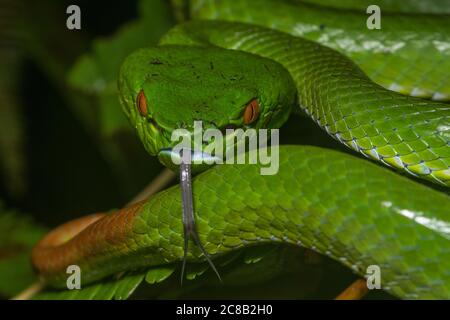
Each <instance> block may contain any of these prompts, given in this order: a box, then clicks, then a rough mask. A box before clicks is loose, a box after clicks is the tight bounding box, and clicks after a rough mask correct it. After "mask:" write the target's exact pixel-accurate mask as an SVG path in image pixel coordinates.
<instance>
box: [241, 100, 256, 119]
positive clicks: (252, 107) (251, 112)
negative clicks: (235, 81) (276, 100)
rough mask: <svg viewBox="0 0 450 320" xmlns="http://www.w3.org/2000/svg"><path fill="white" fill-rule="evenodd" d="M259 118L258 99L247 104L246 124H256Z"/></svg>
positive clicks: (245, 112)
mask: <svg viewBox="0 0 450 320" xmlns="http://www.w3.org/2000/svg"><path fill="white" fill-rule="evenodd" d="M258 116H259V103H258V100H257V99H253V100H252V101H250V102H249V103H248V104H247V107H246V108H245V111H244V124H246V125H247V124H250V123H252V122H254V121H255V120H256V119H257V118H258Z"/></svg>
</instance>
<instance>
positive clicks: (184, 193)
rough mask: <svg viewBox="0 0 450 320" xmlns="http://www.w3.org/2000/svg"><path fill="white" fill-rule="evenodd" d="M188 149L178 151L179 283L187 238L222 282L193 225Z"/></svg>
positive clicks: (184, 266)
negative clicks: (181, 242) (181, 231)
mask: <svg viewBox="0 0 450 320" xmlns="http://www.w3.org/2000/svg"><path fill="white" fill-rule="evenodd" d="M190 153H191V152H190V150H187V149H182V150H181V152H180V156H181V162H180V186H181V200H182V205H183V229H184V255H183V265H182V267H181V284H183V279H184V273H185V269H186V258H187V252H188V246H189V239H190V238H192V240H194V242H195V244H196V245H197V247H198V248H199V249H200V251H201V252H202V253H203V255H204V256H205V259H206V261H208V263H209V265H210V266H211V268H212V269H213V270H214V272H215V274H216V275H217V278H219V280H220V282H222V278H221V277H220V274H219V272H218V271H217V269H216V267H215V266H214V263H213V262H212V260H211V258H210V256H209V254H208V253H207V252H206V250H205V248H204V247H203V245H202V243H201V242H200V238H199V237H198V234H197V228H196V225H195V216H194V202H193V196H192V175H191V156H190Z"/></svg>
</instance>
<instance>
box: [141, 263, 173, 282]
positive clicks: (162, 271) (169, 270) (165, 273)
mask: <svg viewBox="0 0 450 320" xmlns="http://www.w3.org/2000/svg"><path fill="white" fill-rule="evenodd" d="M174 271H175V268H174V267H158V268H152V269H150V270H148V271H147V275H146V276H145V281H146V282H147V283H150V284H155V283H160V282H163V281H164V280H166V279H167V278H168V277H170V276H171V275H172V274H173V272H174Z"/></svg>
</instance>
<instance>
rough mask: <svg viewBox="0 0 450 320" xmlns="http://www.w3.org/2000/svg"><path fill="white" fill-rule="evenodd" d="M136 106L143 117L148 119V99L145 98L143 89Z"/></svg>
mask: <svg viewBox="0 0 450 320" xmlns="http://www.w3.org/2000/svg"><path fill="white" fill-rule="evenodd" d="M136 104H137V108H138V110H139V113H140V114H141V116H143V117H146V116H147V115H148V108H147V98H146V97H145V93H144V90H142V89H141V91H139V93H138V96H137V99H136Z"/></svg>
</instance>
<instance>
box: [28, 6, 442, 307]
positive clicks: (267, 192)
mask: <svg viewBox="0 0 450 320" xmlns="http://www.w3.org/2000/svg"><path fill="white" fill-rule="evenodd" d="M322 2H323V1H322ZM189 9H190V16H191V18H192V19H191V20H190V21H187V22H185V23H182V24H180V25H177V26H175V27H174V28H173V29H172V30H170V31H169V32H168V33H167V34H166V35H165V36H164V37H163V39H162V40H161V43H160V45H159V46H158V47H153V48H146V49H141V50H138V51H137V52H135V53H133V54H131V55H130V56H129V57H128V58H127V59H126V61H125V62H124V64H123V66H122V69H121V72H120V80H119V93H120V99H121V101H122V104H123V106H124V110H125V113H126V114H127V116H128V117H129V118H130V121H131V123H132V124H133V126H134V127H135V129H136V131H137V133H138V135H139V137H140V139H141V140H142V142H143V144H144V146H145V148H146V149H147V151H148V152H149V153H150V154H152V155H155V156H160V158H163V156H162V155H161V153H160V152H161V150H162V149H164V148H169V147H173V142H171V141H170V136H171V133H172V132H173V130H175V129H177V128H186V129H187V130H191V129H192V123H193V121H194V120H202V121H203V123H204V125H205V128H218V129H223V128H225V127H228V126H229V125H233V126H234V127H238V128H257V129H259V128H278V127H280V126H281V125H282V124H283V123H284V121H285V120H286V119H287V117H288V116H289V113H290V110H291V109H292V108H296V109H300V110H303V112H304V113H305V114H307V115H308V116H309V117H311V118H312V119H313V120H314V121H315V122H316V123H317V124H318V125H319V126H320V127H321V128H322V129H323V130H325V131H326V132H327V133H328V134H329V135H330V136H332V137H333V138H335V139H336V140H338V141H339V142H341V143H342V144H344V145H346V146H347V147H349V148H351V149H353V150H354V151H356V152H358V153H359V154H362V155H364V156H365V157H367V158H370V159H372V160H373V161H368V160H364V159H361V158H358V157H355V156H354V155H350V154H346V153H341V152H337V151H332V150H326V149H322V148H318V147H313V146H281V147H280V154H279V160H280V164H279V172H278V173H277V174H276V175H273V176H263V175H260V174H259V168H260V166H261V165H259V164H257V165H255V164H243V165H217V166H215V167H212V168H211V169H209V170H207V171H206V172H203V173H201V174H199V175H198V176H196V177H195V179H194V181H193V190H194V195H193V196H194V203H195V214H196V218H197V228H198V234H199V238H200V241H201V242H202V243H203V244H204V247H205V249H206V250H207V252H208V253H209V254H211V256H212V257H213V258H214V257H215V256H219V255H222V254H225V253H226V252H229V251H232V250H235V249H238V248H241V247H243V246H248V245H253V244H260V243H267V242H285V243H290V244H294V245H300V246H304V247H307V248H310V249H313V250H315V251H317V252H319V253H321V254H324V255H327V256H329V257H331V258H333V259H335V260H338V261H340V262H341V263H342V264H344V265H346V266H348V267H349V268H351V269H352V270H353V271H354V272H355V273H357V274H360V275H364V274H365V272H366V268H367V267H368V266H369V265H378V266H380V268H381V270H382V286H383V289H384V290H386V291H388V292H389V293H391V294H393V295H395V296H398V297H401V298H407V299H417V298H447V299H448V298H450V246H449V244H450V242H449V240H450V219H449V208H450V199H449V196H448V193H447V192H446V191H445V190H446V187H448V186H449V185H450V142H449V141H450V105H449V104H447V103H446V102H445V101H446V100H449V99H450V77H449V76H448V75H449V72H450V59H449V58H450V32H449V31H450V19H448V16H446V15H428V14H414V15H410V14H405V13H382V29H381V30H368V29H367V28H366V26H365V23H366V18H367V15H366V13H365V11H361V10H359V11H358V10H347V9H329V8H326V7H322V6H320V5H316V4H308V3H303V2H301V1H293V0H292V1H273V0H260V1H251V0H247V1H246V0H233V1H230V0H228V1H227V0H203V1H202V0H198V1H190V7H189ZM388 89H389V90H388ZM394 91H397V92H394ZM425 98H426V99H425ZM432 100H442V101H432ZM249 112H250V113H249ZM249 114H250V116H249ZM282 133H283V130H282V129H281V134H282ZM162 160H164V159H162ZM374 162H376V163H374ZM386 166H389V167H392V168H394V169H395V170H396V171H398V173H396V172H393V171H392V170H389V169H386V168H385V167H386ZM399 173H401V174H403V175H410V176H415V177H418V178H419V179H423V180H427V181H428V183H429V184H437V185H441V186H442V189H443V190H444V191H439V190H438V189H436V188H431V187H430V186H427V185H424V184H421V183H419V182H417V181H414V180H412V179H410V178H408V177H405V176H402V175H401V174H399ZM180 212H181V197H180V189H179V187H178V186H174V187H171V188H169V189H167V190H164V191H162V192H160V193H158V194H156V195H154V196H152V197H150V198H149V199H147V200H145V201H142V202H140V203H137V204H134V205H132V206H130V207H127V208H124V209H122V210H119V211H117V212H115V213H113V214H105V215H104V214H96V215H91V216H88V217H85V218H80V219H78V220H75V221H72V222H69V223H67V224H65V225H63V226H61V227H59V228H57V229H55V230H54V231H52V232H50V233H49V235H47V236H46V237H45V238H44V239H43V240H42V241H41V242H40V243H39V244H38V245H37V246H36V248H35V249H34V251H33V257H32V260H33V264H34V266H35V268H36V269H37V270H38V272H39V273H40V275H41V277H42V278H43V279H44V281H46V282H47V283H49V284H51V285H54V286H62V285H64V283H65V279H66V276H67V275H66V273H65V269H66V267H67V266H68V265H70V264H77V265H79V266H80V267H81V268H82V270H83V283H88V282H91V281H94V280H98V279H101V278H102V277H105V276H107V275H111V274H114V273H118V272H121V271H124V270H128V269H135V268H138V267H143V266H156V265H162V264H168V263H174V262H177V261H180V259H182V257H183V241H184V240H183V227H182V221H181V219H180ZM201 259H202V254H201V251H200V250H199V249H198V248H193V249H191V250H190V251H189V252H188V260H189V261H199V260H201Z"/></svg>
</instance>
